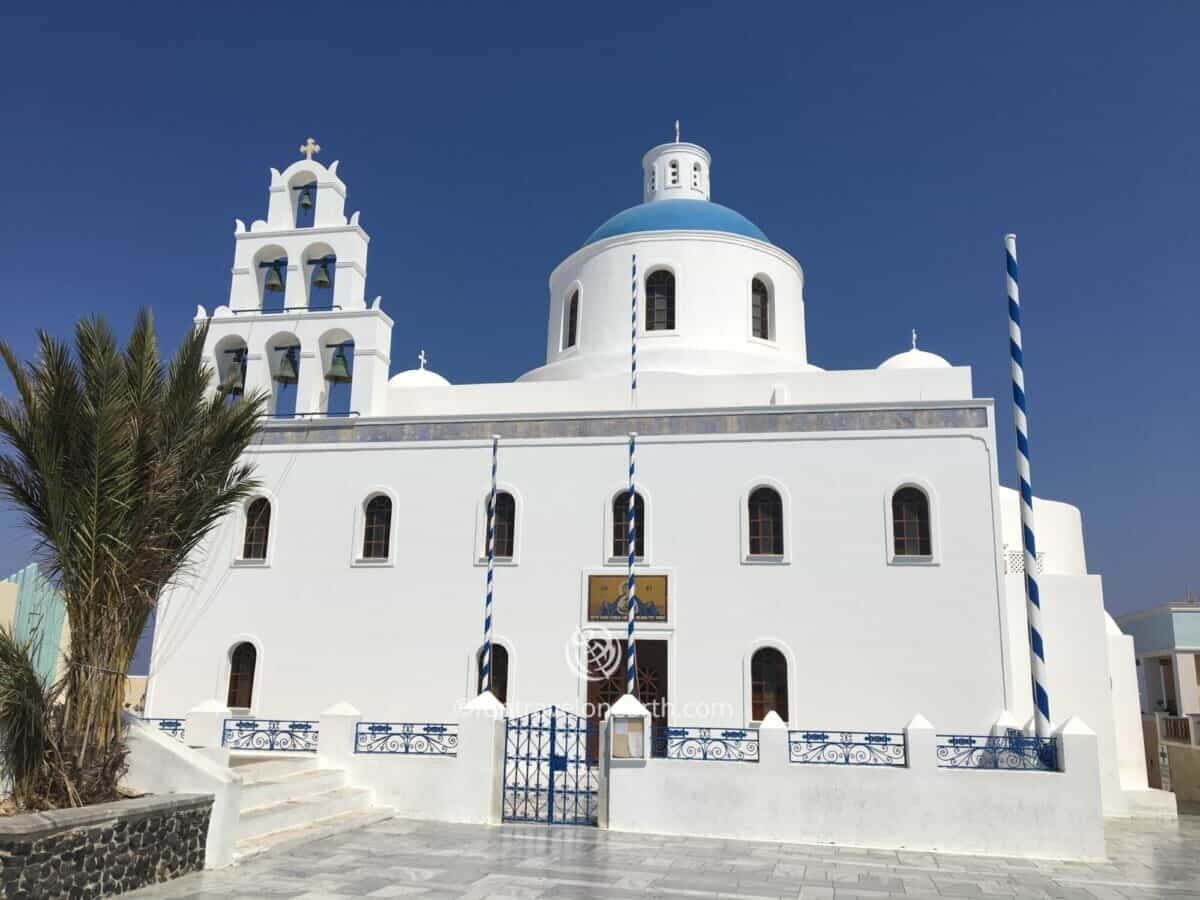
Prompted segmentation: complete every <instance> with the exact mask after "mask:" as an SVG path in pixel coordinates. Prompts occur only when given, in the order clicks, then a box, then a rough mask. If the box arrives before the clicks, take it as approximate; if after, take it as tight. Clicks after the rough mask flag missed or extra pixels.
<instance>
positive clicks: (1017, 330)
mask: <svg viewBox="0 0 1200 900" xmlns="http://www.w3.org/2000/svg"><path fill="white" fill-rule="evenodd" d="M1004 250H1005V255H1006V257H1007V259H1006V265H1007V269H1008V279H1007V280H1008V346H1009V351H1010V352H1011V354H1012V383H1013V421H1014V423H1015V424H1016V427H1017V477H1018V479H1019V481H1020V490H1021V541H1022V543H1023V545H1024V548H1025V609H1026V613H1027V615H1028V617H1029V663H1030V667H1031V674H1032V677H1033V707H1034V729H1035V733H1036V734H1037V736H1038V737H1047V736H1048V735H1049V734H1050V695H1049V694H1048V693H1047V692H1046V648H1045V645H1044V644H1043V643H1042V634H1043V632H1042V601H1041V597H1040V596H1039V595H1038V583H1037V543H1036V541H1035V540H1034V537H1033V487H1032V482H1031V481H1030V478H1029V419H1028V415H1029V411H1028V410H1027V409H1026V407H1025V355H1024V353H1023V352H1022V349H1021V297H1020V291H1019V289H1018V287H1017V236H1016V235H1015V234H1006V235H1005V236H1004Z"/></svg>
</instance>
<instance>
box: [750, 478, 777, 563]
mask: <svg viewBox="0 0 1200 900" xmlns="http://www.w3.org/2000/svg"><path fill="white" fill-rule="evenodd" d="M749 505H750V555H751V556H783V500H782V499H781V498H780V496H779V493H778V491H775V490H772V489H771V488H769V487H760V488H756V489H755V490H754V492H753V493H752V494H750V504H749Z"/></svg>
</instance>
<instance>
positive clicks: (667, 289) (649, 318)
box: [646, 269, 675, 331]
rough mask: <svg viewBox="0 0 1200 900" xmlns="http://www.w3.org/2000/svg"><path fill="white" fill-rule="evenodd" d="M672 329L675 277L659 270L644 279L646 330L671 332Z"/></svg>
mask: <svg viewBox="0 0 1200 900" xmlns="http://www.w3.org/2000/svg"><path fill="white" fill-rule="evenodd" d="M674 328H675V275H674V274H673V273H671V272H669V271H667V270H666V269H659V270H658V271H657V272H652V273H650V275H649V277H648V278H647V279H646V330H647V331H673V330H674Z"/></svg>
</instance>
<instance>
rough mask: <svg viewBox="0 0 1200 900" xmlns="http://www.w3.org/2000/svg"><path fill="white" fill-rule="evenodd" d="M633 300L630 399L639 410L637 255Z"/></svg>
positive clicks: (630, 319)
mask: <svg viewBox="0 0 1200 900" xmlns="http://www.w3.org/2000/svg"><path fill="white" fill-rule="evenodd" d="M632 293H633V300H632V303H631V308H630V315H629V324H630V332H629V348H630V352H629V397H630V402H631V404H632V405H633V407H634V409H636V408H637V326H638V308H637V300H638V279H637V254H636V253H635V254H633V292H632Z"/></svg>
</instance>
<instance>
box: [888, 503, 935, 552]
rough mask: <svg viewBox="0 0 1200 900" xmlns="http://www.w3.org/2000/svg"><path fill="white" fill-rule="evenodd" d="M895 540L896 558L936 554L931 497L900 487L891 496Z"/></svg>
mask: <svg viewBox="0 0 1200 900" xmlns="http://www.w3.org/2000/svg"><path fill="white" fill-rule="evenodd" d="M892 538H893V549H894V551H895V554H896V556H898V557H900V556H907V557H928V556H932V555H933V541H932V538H931V536H930V527H929V498H928V497H926V496H925V493H924V491H921V490H919V489H918V488H915V487H905V488H900V490H898V491H896V493H895V494H893V495H892Z"/></svg>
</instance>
